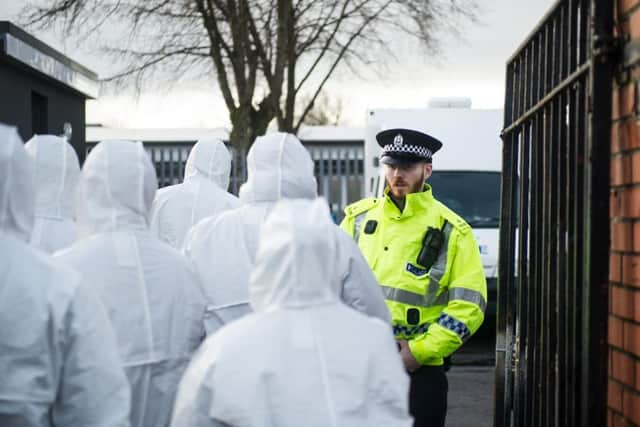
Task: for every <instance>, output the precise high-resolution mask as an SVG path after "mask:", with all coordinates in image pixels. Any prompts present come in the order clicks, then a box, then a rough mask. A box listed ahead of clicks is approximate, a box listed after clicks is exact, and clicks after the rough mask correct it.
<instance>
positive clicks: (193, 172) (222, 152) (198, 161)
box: [151, 139, 240, 249]
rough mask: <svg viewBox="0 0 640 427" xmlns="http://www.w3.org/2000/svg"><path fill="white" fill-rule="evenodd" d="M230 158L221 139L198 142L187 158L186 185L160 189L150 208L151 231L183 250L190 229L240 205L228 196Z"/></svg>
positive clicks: (230, 195) (236, 200) (235, 199)
mask: <svg viewBox="0 0 640 427" xmlns="http://www.w3.org/2000/svg"><path fill="white" fill-rule="evenodd" d="M230 172H231V155H230V154H229V150H228V149H227V148H226V146H225V145H224V143H223V142H222V141H220V140H215V139H205V140H200V141H198V142H197V143H196V144H195V145H194V146H193V148H192V149H191V152H190V153H189V157H188V159H187V163H186V167H185V175H184V182H183V183H181V184H177V185H172V186H169V187H164V188H162V189H160V190H159V191H158V192H157V194H156V197H155V199H154V201H153V206H152V208H151V232H152V233H153V234H154V235H155V236H156V237H158V238H159V239H160V240H162V241H164V242H166V243H168V244H170V245H171V246H173V247H174V248H178V249H180V248H181V247H182V246H183V242H184V239H185V235H186V234H187V232H188V230H189V229H190V228H191V227H193V226H194V225H195V224H196V223H197V222H198V221H200V220H201V219H203V218H206V217H210V216H213V215H216V214H219V213H220V212H224V211H226V210H228V209H233V208H236V207H238V206H239V205H240V201H239V200H238V198H237V197H235V196H233V195H232V194H229V193H228V192H227V188H228V187H229V174H230Z"/></svg>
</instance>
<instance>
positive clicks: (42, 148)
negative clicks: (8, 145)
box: [25, 135, 80, 219]
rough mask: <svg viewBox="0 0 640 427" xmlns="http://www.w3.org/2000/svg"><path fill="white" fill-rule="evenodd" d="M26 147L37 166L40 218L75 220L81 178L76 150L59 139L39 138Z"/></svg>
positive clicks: (37, 196) (36, 180)
mask: <svg viewBox="0 0 640 427" xmlns="http://www.w3.org/2000/svg"><path fill="white" fill-rule="evenodd" d="M25 148H26V149H27V153H29V155H30V156H31V158H32V159H33V161H34V165H35V170H34V183H35V186H36V216H40V217H47V218H57V219H63V218H66V219H71V218H73V217H74V207H73V204H74V196H75V190H76V184H77V183H78V179H79V177H80V163H79V162H78V156H77V155H76V152H75V151H74V150H73V147H71V145H70V144H69V143H68V142H67V141H66V140H65V139H63V138H60V137H58V136H53V135H36V136H34V137H33V138H31V139H30V140H29V142H27V144H26V145H25Z"/></svg>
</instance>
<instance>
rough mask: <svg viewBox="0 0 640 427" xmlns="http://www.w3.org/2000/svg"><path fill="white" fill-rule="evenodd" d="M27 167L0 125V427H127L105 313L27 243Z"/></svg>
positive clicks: (30, 212) (122, 381)
mask: <svg viewBox="0 0 640 427" xmlns="http://www.w3.org/2000/svg"><path fill="white" fill-rule="evenodd" d="M34 201H35V190H34V188H33V162H32V160H31V159H30V158H29V156H28V155H27V153H26V152H25V149H24V148H23V146H22V141H21V140H20V137H19V136H18V133H17V132H16V131H15V129H14V128H9V127H6V126H2V125H0V254H1V255H0V426H2V427H24V426H29V427H51V426H61V427H127V426H129V401H130V392H129V384H128V382H127V379H126V377H125V375H124V372H123V370H122V368H121V367H120V362H119V360H118V351H117V347H116V339H115V336H114V333H113V330H112V328H111V325H110V324H109V320H108V317H107V313H106V311H105V309H104V307H103V305H102V303H101V302H100V301H99V299H98V297H97V296H96V295H95V293H94V292H93V291H92V290H91V289H90V288H89V287H87V286H86V285H85V284H84V283H81V282H80V276H79V275H78V274H77V273H76V272H74V271H71V270H69V269H67V268H66V267H62V266H59V265H56V264H54V263H53V261H52V260H51V258H50V257H49V256H48V255H47V254H45V253H44V252H41V251H40V250H38V249H36V248H33V247H32V246H30V245H29V244H28V241H29V235H30V233H31V228H32V226H33V217H34Z"/></svg>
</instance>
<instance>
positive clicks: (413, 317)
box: [340, 129, 487, 427]
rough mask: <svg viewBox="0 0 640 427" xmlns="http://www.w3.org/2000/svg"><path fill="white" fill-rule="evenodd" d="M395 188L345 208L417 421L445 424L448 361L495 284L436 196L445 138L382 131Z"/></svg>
mask: <svg viewBox="0 0 640 427" xmlns="http://www.w3.org/2000/svg"><path fill="white" fill-rule="evenodd" d="M376 139H377V141H378V144H379V145H380V146H381V147H382V155H381V163H383V164H384V167H385V176H386V181H387V188H386V189H385V192H384V195H383V196H382V197H380V198H374V197H372V198H367V199H363V200H360V201H359V202H356V203H354V204H352V205H349V206H347V208H346V209H345V214H346V216H345V219H344V220H343V222H342V224H341V225H340V226H341V228H342V229H344V230H345V231H346V232H347V233H349V234H350V235H351V236H352V237H353V238H354V239H355V240H356V242H357V243H358V245H359V246H360V249H361V250H362V252H363V254H364V256H365V258H366V259H367V261H368V263H369V265H370V266H371V268H372V270H373V272H374V273H375V275H376V277H377V279H378V282H379V283H380V286H381V287H382V291H383V294H384V296H385V299H386V302H387V306H388V307H389V310H390V311H391V317H392V322H393V329H394V334H395V336H396V340H397V342H398V348H399V350H400V353H401V356H402V360H403V362H404V366H405V369H406V370H407V371H408V372H409V373H410V376H411V389H410V393H409V409H410V412H411V414H412V415H413V416H414V418H415V424H414V426H416V427H417V426H432V427H433V426H444V421H445V415H446V409H447V389H448V384H447V378H446V375H445V370H444V367H443V363H444V362H443V359H444V358H446V357H448V356H449V355H451V354H452V353H453V352H454V351H455V350H457V349H458V348H459V347H460V346H461V345H462V344H463V343H464V342H465V341H466V340H468V339H469V337H470V336H471V335H472V334H473V333H474V332H475V331H477V330H478V328H479V327H480V325H481V324H482V322H483V320H484V310H485V307H486V299H487V289H486V287H487V285H486V279H485V276H484V271H483V268H482V262H481V260H480V252H479V250H478V245H477V243H476V240H475V238H474V236H473V232H472V230H471V227H470V226H469V225H468V224H467V223H466V222H465V221H464V220H463V219H462V218H460V216H458V215H457V214H456V213H454V212H453V211H451V210H450V209H449V208H447V207H446V206H445V205H443V204H442V203H441V202H439V201H438V200H436V199H435V198H434V197H433V193H432V191H431V186H430V185H429V184H425V180H427V179H428V178H429V177H430V176H431V171H432V163H431V157H432V155H433V154H434V153H435V152H436V151H438V150H439V149H440V148H441V147H442V143H441V142H440V141H438V140H437V139H435V138H433V137H431V136H429V135H427V134H424V133H422V132H417V131H415V130H410V129H389V130H385V131H382V132H380V133H378V134H377V135H376Z"/></svg>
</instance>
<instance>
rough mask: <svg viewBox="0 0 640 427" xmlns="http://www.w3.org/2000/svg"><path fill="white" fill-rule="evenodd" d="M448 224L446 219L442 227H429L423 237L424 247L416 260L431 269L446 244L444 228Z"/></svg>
mask: <svg viewBox="0 0 640 427" xmlns="http://www.w3.org/2000/svg"><path fill="white" fill-rule="evenodd" d="M446 226H447V221H446V220H445V221H444V224H443V225H442V229H437V228H434V227H429V228H428V229H427V232H426V233H425V235H424V239H422V248H421V249H420V253H419V254H418V258H417V259H416V262H417V263H418V264H420V265H421V266H423V267H424V268H426V269H427V270H429V269H430V268H431V267H432V266H433V264H435V262H436V260H437V259H438V255H439V254H440V249H442V245H443V244H444V228H445V227H446Z"/></svg>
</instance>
